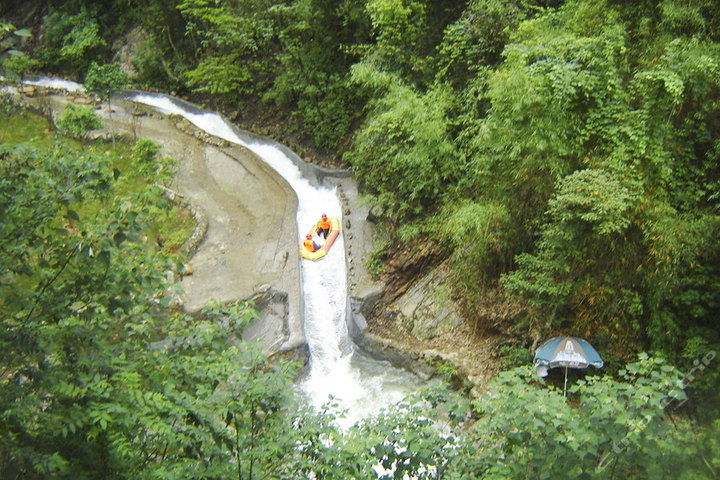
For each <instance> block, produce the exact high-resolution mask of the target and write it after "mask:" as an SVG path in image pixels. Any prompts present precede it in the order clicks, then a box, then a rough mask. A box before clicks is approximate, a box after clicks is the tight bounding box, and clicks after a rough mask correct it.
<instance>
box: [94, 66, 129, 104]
mask: <svg viewBox="0 0 720 480" xmlns="http://www.w3.org/2000/svg"><path fill="white" fill-rule="evenodd" d="M129 83H130V78H129V77H128V74H127V72H125V70H123V69H122V66H121V65H119V64H117V63H112V64H107V65H98V64H97V63H94V62H93V63H92V64H91V65H90V68H89V69H88V71H87V74H86V75H85V82H84V85H85V88H86V89H88V90H90V91H93V92H97V93H98V94H99V95H100V99H101V100H102V101H104V102H107V101H109V100H110V96H111V95H112V94H113V93H116V92H119V91H120V90H123V89H125V88H127V86H128V84H129Z"/></svg>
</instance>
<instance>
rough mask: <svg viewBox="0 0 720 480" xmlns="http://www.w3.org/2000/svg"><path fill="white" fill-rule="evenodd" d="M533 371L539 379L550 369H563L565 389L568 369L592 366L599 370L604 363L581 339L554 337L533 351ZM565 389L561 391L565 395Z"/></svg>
mask: <svg viewBox="0 0 720 480" xmlns="http://www.w3.org/2000/svg"><path fill="white" fill-rule="evenodd" d="M533 363H534V364H535V371H536V372H537V373H538V375H540V376H541V377H544V376H546V375H547V371H548V369H550V368H555V367H564V368H565V387H567V369H568V368H587V367H588V366H590V365H592V366H593V367H595V368H601V367H602V366H603V365H604V363H603V360H602V358H600V354H598V352H597V351H596V350H595V349H594V348H593V347H592V345H590V344H589V343H588V342H586V341H585V340H583V339H580V338H575V337H555V338H552V339H550V340H548V341H547V342H545V343H544V344H542V346H540V347H539V348H538V349H537V350H535V359H534V360H533ZM565 391H566V388H564V389H563V394H565Z"/></svg>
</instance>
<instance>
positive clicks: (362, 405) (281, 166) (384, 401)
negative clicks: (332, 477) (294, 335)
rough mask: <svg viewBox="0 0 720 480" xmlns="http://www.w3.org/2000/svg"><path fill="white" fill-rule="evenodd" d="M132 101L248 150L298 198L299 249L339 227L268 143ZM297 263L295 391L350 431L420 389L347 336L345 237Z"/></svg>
mask: <svg viewBox="0 0 720 480" xmlns="http://www.w3.org/2000/svg"><path fill="white" fill-rule="evenodd" d="M26 83H29V84H33V85H38V86H43V87H50V88H60V89H65V90H68V91H73V92H76V91H82V90H83V87H82V85H79V84H77V83H74V82H69V81H65V80H59V79H53V78H41V79H38V80H35V81H28V82H26ZM131 99H132V100H133V101H135V102H138V103H143V104H145V105H149V106H151V107H153V108H155V109H157V110H158V111H160V112H162V113H166V114H178V115H181V116H183V117H185V118H186V119H187V120H188V121H190V122H191V123H193V124H194V125H195V126H197V127H198V128H200V129H202V130H204V131H206V132H207V133H209V134H211V135H214V136H217V137H219V138H222V139H225V140H227V141H229V142H233V143H236V144H239V145H243V146H245V147H246V148H248V149H249V150H251V151H252V152H254V153H255V154H256V155H258V157H260V158H261V159H262V160H263V161H264V162H266V163H267V164H268V165H269V166H270V167H272V168H273V169H274V170H275V171H276V172H277V173H278V174H279V175H280V176H282V177H283V178H284V179H285V180H286V181H287V182H288V183H289V184H290V186H291V187H292V189H293V190H294V191H295V193H296V194H297V198H298V211H297V217H296V218H297V225H298V232H297V235H298V238H297V240H298V246H299V245H300V243H301V242H302V240H303V239H304V237H305V234H306V232H307V231H308V230H309V229H310V227H311V226H312V225H314V224H315V222H317V221H318V219H319V217H320V215H321V214H322V213H326V214H327V215H328V216H329V217H335V218H338V219H339V220H340V225H341V226H342V209H341V203H340V200H339V198H338V196H337V194H336V188H335V187H330V186H320V187H318V186H314V185H312V184H311V183H310V181H309V180H308V179H306V178H304V177H303V175H302V174H301V172H300V169H299V168H298V167H297V165H296V164H295V163H294V162H293V160H292V159H291V158H289V157H288V156H287V155H286V154H285V153H284V152H283V151H282V150H281V149H280V148H278V146H277V145H276V144H274V143H273V142H270V141H260V140H258V141H253V142H247V141H244V140H243V139H241V138H240V137H239V136H238V134H237V133H236V130H235V129H234V127H232V125H231V124H229V123H228V122H227V121H225V120H224V119H223V118H222V117H221V116H219V115H217V114H215V113H212V112H202V111H201V112H199V113H198V111H197V110H194V111H189V110H188V109H186V108H184V107H183V106H182V105H181V104H180V102H175V101H173V100H172V98H171V97H167V96H164V95H154V94H136V95H134V96H133V97H132V98H131ZM301 262H302V263H301V272H302V273H301V275H302V279H301V281H302V292H303V304H304V311H303V320H304V330H305V337H306V339H307V343H308V347H309V351H310V369H309V372H308V374H307V376H306V377H305V378H304V379H302V380H301V381H300V383H299V385H298V388H299V389H300V390H301V392H302V393H303V394H304V395H305V396H306V397H307V398H308V401H309V402H310V404H311V405H313V406H314V407H316V408H319V407H322V406H323V405H325V404H327V403H328V402H330V401H332V402H333V403H336V404H337V405H338V407H339V409H340V411H343V412H344V416H343V417H342V418H340V419H339V420H338V424H339V425H340V426H341V427H349V426H351V425H353V424H354V423H356V422H357V421H359V420H361V419H363V418H366V417H368V416H371V415H373V414H375V413H377V412H379V411H380V410H381V409H382V408H385V407H388V406H390V405H391V404H394V403H397V402H399V401H400V400H402V398H403V397H404V396H405V395H406V394H408V393H410V392H411V391H414V390H417V389H418V388H419V386H420V380H419V379H418V377H416V376H415V375H413V374H411V373H409V372H407V371H404V370H401V369H397V368H395V367H393V366H392V365H390V364H389V362H384V361H378V360H376V359H373V358H370V357H368V356H367V355H365V354H363V353H362V352H361V351H360V350H358V349H357V348H355V345H354V344H353V342H352V340H351V339H350V338H349V336H348V331H347V324H346V320H345V316H346V312H347V305H346V302H347V286H346V278H347V274H346V264H345V246H344V239H343V234H342V233H341V234H340V236H339V237H338V239H337V240H336V242H335V245H333V248H331V249H330V251H329V252H328V254H327V255H326V256H325V257H324V258H322V259H321V260H318V261H309V260H302V261H301Z"/></svg>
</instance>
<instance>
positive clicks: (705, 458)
mask: <svg viewBox="0 0 720 480" xmlns="http://www.w3.org/2000/svg"><path fill="white" fill-rule="evenodd" d="M536 379H537V376H536V375H535V374H534V372H532V371H531V369H530V368H529V367H520V368H516V369H514V370H511V371H508V372H504V373H501V374H500V375H499V377H498V379H497V380H496V381H495V382H494V383H493V385H492V388H491V389H490V390H489V391H488V393H487V394H485V395H483V396H482V397H481V398H478V399H477V400H476V401H475V402H474V405H475V407H476V408H477V410H478V414H479V420H478V422H477V424H476V425H474V426H473V428H472V431H471V433H470V437H471V443H470V444H469V446H468V448H469V450H470V452H471V453H469V454H468V455H467V456H464V455H459V456H457V457H456V461H455V462H453V464H452V469H453V471H454V475H451V476H450V478H469V477H473V478H480V477H482V478H490V479H514V478H561V477H567V476H568V475H572V476H575V477H578V478H587V479H595V478H597V479H618V478H627V479H640V478H665V477H667V476H668V475H671V476H673V477H674V478H687V479H690V478H708V479H709V478H712V477H713V476H714V474H713V472H714V470H715V469H717V467H718V466H719V465H718V462H717V460H716V459H717V452H716V451H715V450H716V449H717V448H718V443H717V441H718V437H717V432H713V431H712V430H710V429H705V428H702V427H698V426H696V425H693V424H691V423H689V422H688V421H687V420H684V419H680V418H678V417H676V416H675V415H674V414H673V413H672V411H673V410H674V409H675V408H677V406H678V405H679V404H681V403H682V402H684V401H685V399H686V395H685V393H684V392H683V387H684V385H685V384H684V379H683V376H682V375H681V374H680V372H678V371H677V370H676V369H674V368H673V367H671V366H669V365H668V364H667V363H666V362H664V361H663V360H662V359H660V358H651V357H649V356H647V355H645V354H643V355H640V357H639V359H638V360H637V361H636V362H633V363H630V364H628V365H627V366H626V367H625V368H623V369H622V370H621V371H620V377H619V378H618V379H613V378H611V377H609V376H588V377H585V378H584V379H580V380H578V381H576V382H575V383H574V385H573V386H572V387H571V388H570V390H569V392H570V396H571V397H574V399H573V401H572V402H567V401H566V399H565V398H564V397H563V395H562V388H560V389H558V388H556V387H547V386H542V385H538V384H537V380H536ZM698 439H699V441H697V440H698Z"/></svg>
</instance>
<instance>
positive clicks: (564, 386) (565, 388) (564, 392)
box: [563, 367, 567, 397]
mask: <svg viewBox="0 0 720 480" xmlns="http://www.w3.org/2000/svg"><path fill="white" fill-rule="evenodd" d="M566 392H567V367H565V384H564V385H563V397H567V393H566Z"/></svg>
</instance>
